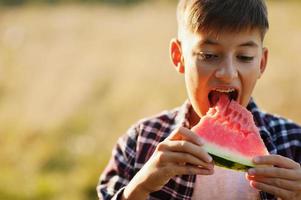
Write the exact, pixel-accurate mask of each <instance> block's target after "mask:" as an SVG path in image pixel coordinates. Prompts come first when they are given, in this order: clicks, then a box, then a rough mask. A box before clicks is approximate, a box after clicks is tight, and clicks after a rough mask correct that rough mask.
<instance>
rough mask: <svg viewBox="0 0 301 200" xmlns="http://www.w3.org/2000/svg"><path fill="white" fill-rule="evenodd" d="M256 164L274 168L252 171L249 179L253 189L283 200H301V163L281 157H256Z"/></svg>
mask: <svg viewBox="0 0 301 200" xmlns="http://www.w3.org/2000/svg"><path fill="white" fill-rule="evenodd" d="M254 163H255V164H259V165H270V166H271V165H272V166H274V167H258V168H253V169H250V170H249V171H248V175H247V178H248V179H249V180H250V181H251V182H250V184H251V186H252V187H254V188H256V189H258V190H262V191H265V192H268V193H270V194H273V195H275V196H276V197H279V198H281V199H282V200H301V167H300V163H297V162H295V161H293V160H291V159H289V158H286V157H283V156H280V155H268V156H260V157H256V158H254Z"/></svg>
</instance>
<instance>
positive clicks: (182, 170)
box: [173, 165, 214, 175]
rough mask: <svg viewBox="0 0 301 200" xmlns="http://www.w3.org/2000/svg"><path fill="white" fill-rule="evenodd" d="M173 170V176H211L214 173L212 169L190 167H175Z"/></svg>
mask: <svg viewBox="0 0 301 200" xmlns="http://www.w3.org/2000/svg"><path fill="white" fill-rule="evenodd" d="M173 170H174V172H175V173H174V175H193V174H199V175H212V174H213V173H214V169H204V168H200V167H196V166H190V165H177V166H175V167H174V169H173Z"/></svg>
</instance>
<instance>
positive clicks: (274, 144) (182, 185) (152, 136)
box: [97, 100, 301, 200]
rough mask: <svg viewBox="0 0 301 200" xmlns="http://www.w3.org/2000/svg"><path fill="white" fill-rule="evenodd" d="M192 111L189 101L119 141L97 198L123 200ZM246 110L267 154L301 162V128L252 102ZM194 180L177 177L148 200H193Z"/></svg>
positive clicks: (145, 121)
mask: <svg viewBox="0 0 301 200" xmlns="http://www.w3.org/2000/svg"><path fill="white" fill-rule="evenodd" d="M191 108H192V106H191V104H190V103H189V102H188V101H187V102H186V103H185V104H183V106H182V107H179V108H176V109H174V110H171V111H165V112H163V113H161V114H159V115H157V116H154V117H152V118H148V119H143V120H141V121H139V122H138V123H137V124H136V125H135V126H132V127H131V128H130V129H129V130H128V132H127V134H125V135H124V136H122V137H121V138H120V139H119V140H118V142H117V145H116V147H115V148H114V150H113V155H112V158H111V160H110V162H109V164H108V165H107V167H106V169H105V170H104V172H103V174H102V175H101V177H100V182H99V185H98V186H97V193H98V197H99V198H100V199H121V196H122V192H123V190H124V187H125V186H126V185H127V184H128V183H129V181H130V180H131V179H132V178H133V176H134V175H135V174H136V173H137V172H138V171H139V170H140V169H141V168H142V166H143V165H144V163H145V162H146V161H147V160H148V159H149V158H150V156H151V155H152V154H153V152H154V151H155V148H156V146H157V145H158V144H159V143H160V142H161V141H163V140H164V139H165V138H166V137H167V136H168V135H169V134H170V133H171V132H172V131H173V130H174V129H175V128H176V127H178V126H184V127H190V126H189V122H188V120H187V119H188V115H189V111H190V109H191ZM247 109H248V110H249V111H251V113H252V114H253V116H254V120H255V123H256V125H257V127H258V128H259V130H260V134H261V137H262V139H263V141H264V143H265V145H266V147H267V149H268V151H269V152H270V153H271V154H279V155H282V156H285V157H288V158H291V159H293V160H295V161H296V162H298V163H301V127H300V126H298V125H296V124H294V123H293V122H292V121H289V120H286V119H284V118H281V117H277V116H273V115H271V114H267V113H264V112H262V111H260V110H259V109H258V107H257V106H256V104H255V103H254V102H253V100H251V101H250V103H249V105H248V106H247ZM195 180H196V176H195V175H183V176H176V177H174V178H172V179H170V181H169V182H168V183H167V184H166V185H165V186H164V187H163V188H162V189H161V190H159V191H156V192H153V193H151V194H150V195H149V197H148V199H150V200H157V199H164V200H165V199H179V200H183V199H191V196H192V193H193V189H194V183H195ZM260 197H261V199H263V200H269V199H276V198H275V197H274V196H273V195H271V194H267V193H265V192H260Z"/></svg>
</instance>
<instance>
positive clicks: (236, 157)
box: [204, 141, 255, 171]
mask: <svg viewBox="0 0 301 200" xmlns="http://www.w3.org/2000/svg"><path fill="white" fill-rule="evenodd" d="M204 149H205V150H206V151H207V152H208V153H209V154H210V155H211V156H212V157H213V160H214V162H215V164H216V165H218V166H221V167H225V168H228V169H233V170H238V171H247V170H248V169H249V168H252V167H255V165H254V163H253V162H252V158H247V157H246V156H243V155H241V154H240V153H239V152H235V151H231V150H229V149H225V148H224V147H222V146H217V145H215V144H212V143H209V142H207V141H205V145H204Z"/></svg>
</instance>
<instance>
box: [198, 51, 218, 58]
mask: <svg viewBox="0 0 301 200" xmlns="http://www.w3.org/2000/svg"><path fill="white" fill-rule="evenodd" d="M198 57H199V58H200V59H201V60H213V59H216V58H218V55H216V54H212V53H206V52H199V53H198Z"/></svg>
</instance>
